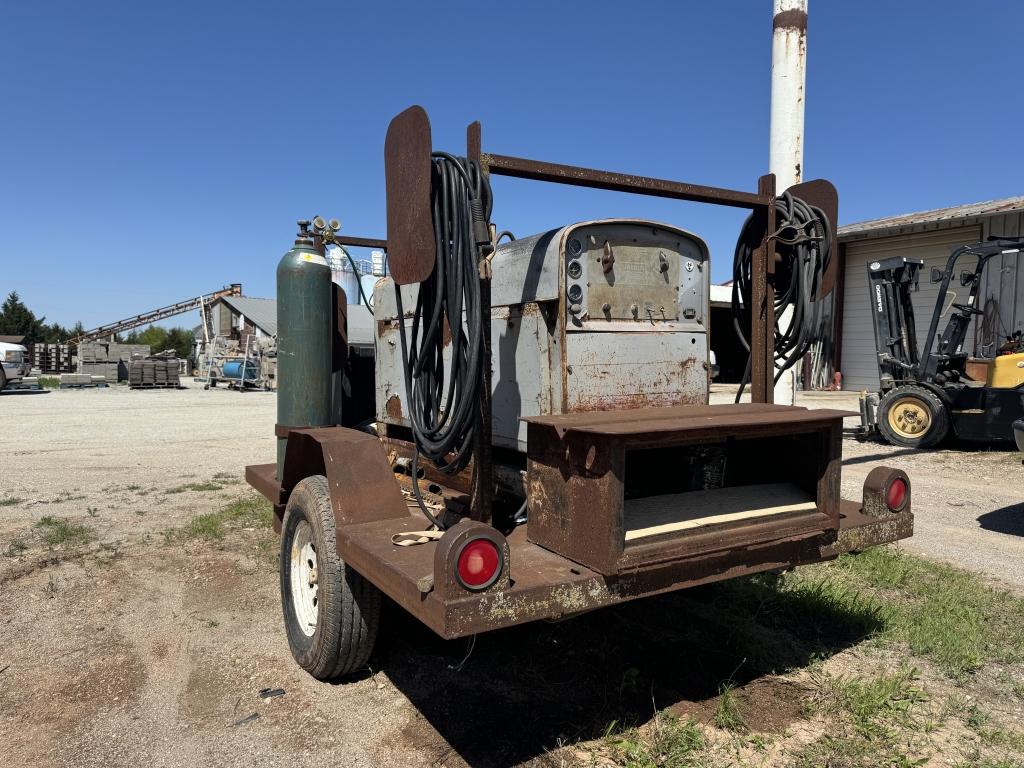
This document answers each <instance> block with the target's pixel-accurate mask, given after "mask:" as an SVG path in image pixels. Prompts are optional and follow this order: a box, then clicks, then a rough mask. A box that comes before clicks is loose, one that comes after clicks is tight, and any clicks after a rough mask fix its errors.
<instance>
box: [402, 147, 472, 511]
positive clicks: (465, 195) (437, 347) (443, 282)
mask: <svg viewBox="0 0 1024 768" xmlns="http://www.w3.org/2000/svg"><path fill="white" fill-rule="evenodd" d="M431 205H432V210H433V219H434V248H435V255H436V257H435V260H434V271H433V272H432V273H431V274H430V276H429V277H428V278H427V279H426V280H424V281H423V282H422V283H420V284H419V292H418V295H417V297H416V309H415V311H414V312H413V315H412V328H411V333H410V338H409V339H408V340H407V339H406V332H405V325H404V323H400V325H399V329H400V330H399V338H400V340H401V348H402V365H403V369H404V372H405V391H406V397H407V399H408V408H409V421H410V422H411V424H412V432H413V437H414V439H415V442H416V453H415V455H414V456H413V461H412V478H413V482H412V487H413V492H414V494H415V497H416V501H417V503H418V504H419V506H420V509H421V510H422V511H423V514H424V515H425V516H426V517H427V519H428V520H430V522H431V523H433V524H434V525H436V526H437V527H438V528H441V529H443V528H444V525H443V524H442V522H441V521H440V520H438V519H437V518H436V517H435V516H434V515H433V514H431V512H430V510H428V509H427V505H426V503H425V502H424V501H423V496H422V494H421V492H420V488H419V482H418V479H417V475H418V473H419V458H420V455H421V454H422V455H423V456H424V457H426V458H428V459H430V461H432V462H433V463H434V465H435V466H436V467H437V468H438V469H440V470H441V471H442V472H444V473H446V474H455V473H457V472H460V471H461V470H462V469H464V468H465V467H466V465H467V464H468V463H469V460H470V458H471V457H472V453H473V445H474V440H475V438H476V435H477V432H476V430H475V426H476V419H477V417H478V407H479V403H480V388H481V384H482V382H483V365H484V362H485V361H484V360H483V333H484V331H485V329H484V328H483V327H482V321H481V317H480V273H479V271H478V270H479V267H478V262H479V260H480V258H482V257H483V256H485V255H486V254H487V253H488V252H489V250H490V230H489V222H490V219H491V207H492V198H491V188H490V185H489V184H488V181H487V179H486V177H485V176H484V175H483V174H482V173H481V172H480V167H479V165H478V164H477V163H476V162H474V161H471V160H467V159H466V158H464V157H454V156H452V155H449V154H447V153H445V152H435V153H433V172H432V174H431ZM395 301H396V303H397V308H398V317H399V318H404V317H405V311H404V309H403V308H402V289H401V287H400V286H399V285H398V284H397V283H396V284H395ZM487 330H488V332H489V329H487ZM449 335H450V342H448V341H447V339H446V338H445V337H446V336H449ZM446 347H447V349H448V352H449V354H450V364H449V366H448V369H447V370H446V369H445V361H444V352H445V349H446Z"/></svg>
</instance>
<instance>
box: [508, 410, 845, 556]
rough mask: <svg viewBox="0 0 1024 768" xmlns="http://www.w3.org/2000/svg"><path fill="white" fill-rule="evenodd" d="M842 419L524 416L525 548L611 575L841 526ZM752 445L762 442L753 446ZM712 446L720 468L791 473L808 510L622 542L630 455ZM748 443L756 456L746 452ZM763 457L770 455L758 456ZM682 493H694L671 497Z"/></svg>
mask: <svg viewBox="0 0 1024 768" xmlns="http://www.w3.org/2000/svg"><path fill="white" fill-rule="evenodd" d="M845 415H848V414H847V413H846V412H845V411H833V410H824V409H822V410H813V411H812V410H807V409H805V408H797V407H792V406H775V405H768V404H750V403H745V404H738V405H705V406H678V407H673V408H641V409H637V410H633V411H602V412H593V413H573V414H563V415H550V416H534V417H530V418H526V419H524V421H525V422H526V423H527V425H528V426H527V446H528V453H527V457H528V459H527V499H528V502H529V509H530V527H529V538H530V541H532V542H533V543H535V544H537V545H539V546H542V547H544V548H546V549H549V550H551V551H553V552H557V553H558V554H560V555H563V556H564V557H567V558H569V559H570V560H573V561H574V562H577V563H580V564H582V565H585V566H587V567H588V568H591V569H593V570H595V571H597V572H599V573H602V574H604V575H606V576H611V575H614V574H621V573H623V572H625V571H627V570H630V569H635V568H638V567H644V566H649V565H653V564H657V563H666V562H671V561H674V560H678V559H680V558H684V557H689V556H694V555H698V554H709V553H711V552H716V551H722V550H728V549H733V548H741V547H746V546H752V545H755V544H758V543H764V542H769V541H781V540H793V539H795V538H800V537H803V536H808V535H814V534H818V533H822V532H824V531H828V530H833V531H834V530H835V529H836V528H837V527H838V525H839V506H838V505H839V473H840V441H841V432H842V419H843V417H844V416H845ZM730 440H731V441H736V442H735V443H729V442H727V441H730ZM755 440H761V441H762V444H761V446H760V447H756V445H757V444H755V443H754V442H753V441H755ZM709 443H714V444H716V445H721V446H722V448H720V449H718V450H721V451H723V454H722V455H723V457H725V458H723V466H724V462H725V461H727V454H729V453H732V454H735V455H734V459H733V460H734V461H738V462H740V464H741V465H743V466H747V465H750V469H749V470H748V474H751V473H752V472H753V471H754V470H755V469H757V468H759V467H757V466H755V465H754V464H753V462H757V463H758V464H759V465H760V468H762V469H763V468H765V467H769V466H771V467H774V468H775V469H773V471H780V470H781V471H783V472H788V476H787V481H793V482H796V483H798V484H799V485H800V487H801V488H802V489H803V491H804V492H805V493H806V494H808V496H809V497H810V498H811V499H812V500H813V501H814V502H815V505H814V508H813V509H811V510H807V511H804V512H800V513H792V514H787V515H785V516H780V517H775V518H772V519H771V520H763V519H757V520H740V521H732V522H727V523H721V524H719V523H715V524H709V525H707V526H705V527H702V528H700V529H699V530H692V531H686V532H684V533H679V532H676V533H673V534H671V535H667V536H658V537H654V538H652V539H645V540H643V541H641V542H638V543H634V544H627V543H626V540H625V539H626V537H625V528H626V519H625V499H626V495H627V491H626V488H627V482H628V481H629V473H628V470H627V467H628V466H629V455H630V453H629V452H630V451H637V450H646V449H649V448H655V447H656V448H660V449H672V448H677V449H679V448H684V449H685V448H687V447H692V446H703V445H707V444H709ZM751 445H754V446H755V448H748V447H747V446H751ZM766 450H767V451H771V452H772V453H771V454H770V455H765V454H764V453H763V452H764V451H766ZM786 452H789V455H788V457H787V458H786V459H785V461H786V462H788V464H787V465H788V467H789V469H788V470H783V465H781V464H778V462H779V461H782V460H783V459H782V456H783V454H784V453H786ZM794 452H795V453H794ZM641 471H642V470H641ZM746 482H748V483H749V482H753V483H756V482H764V480H760V481H759V480H752V479H747V480H746ZM717 487H722V486H717ZM688 489H692V486H687V487H686V488H683V487H679V488H678V489H677V490H673V491H671V493H678V492H679V490H688ZM668 492H669V491H662V493H668ZM644 495H652V492H651V491H647V493H646V494H644ZM653 495H658V494H657V493H656V492H655V493H653Z"/></svg>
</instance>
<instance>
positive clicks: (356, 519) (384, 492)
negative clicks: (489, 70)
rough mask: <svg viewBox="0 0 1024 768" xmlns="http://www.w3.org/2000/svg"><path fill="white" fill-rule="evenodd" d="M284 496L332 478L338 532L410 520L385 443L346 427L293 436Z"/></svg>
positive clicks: (287, 454)
mask: <svg viewBox="0 0 1024 768" xmlns="http://www.w3.org/2000/svg"><path fill="white" fill-rule="evenodd" d="M283 470H284V471H283V473H282V479H281V489H282V495H283V496H285V500H287V494H288V493H290V492H291V490H292V488H294V487H295V486H296V485H297V484H298V483H299V482H300V481H302V480H304V479H305V478H307V477H311V476H313V475H323V476H324V477H326V478H327V488H328V490H329V491H330V495H331V507H332V508H333V510H334V521H335V525H336V526H337V527H339V528H340V527H341V526H343V525H351V524H353V523H368V522H373V521H375V520H389V519H393V518H404V517H408V516H409V508H408V506H407V505H406V503H405V498H404V497H403V496H402V490H401V488H400V486H399V485H398V481H397V480H396V479H395V474H394V472H393V471H392V469H391V465H390V464H389V463H388V458H387V455H386V454H385V453H384V446H383V445H382V444H381V442H380V438H378V437H377V436H376V435H371V434H368V433H366V432H360V431H358V430H355V429H346V428H345V427H315V428H309V429H293V430H289V431H288V446H287V448H286V449H285V459H284V468H283Z"/></svg>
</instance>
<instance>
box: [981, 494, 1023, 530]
mask: <svg viewBox="0 0 1024 768" xmlns="http://www.w3.org/2000/svg"><path fill="white" fill-rule="evenodd" d="M978 523H979V524H980V525H981V527H982V528H984V529H985V530H986V531H995V532H996V533H1008V534H1010V535H1011V536H1024V502H1022V503H1020V504H1011V505H1010V506H1008V507H1002V508H1000V509H993V510H992V511H991V512H986V513H985V514H984V515H981V516H979V517H978Z"/></svg>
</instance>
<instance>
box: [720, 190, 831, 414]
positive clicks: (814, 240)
mask: <svg viewBox="0 0 1024 768" xmlns="http://www.w3.org/2000/svg"><path fill="white" fill-rule="evenodd" d="M775 217H776V220H775V225H776V229H775V232H774V233H773V234H771V235H770V237H771V238H772V239H773V240H774V241H775V252H776V254H778V255H779V256H780V257H781V259H780V261H779V262H778V263H777V264H776V265H775V281H774V282H775V302H774V307H775V328H774V335H773V338H774V354H773V356H774V360H775V367H776V373H775V378H774V381H775V383H778V381H779V378H780V377H781V376H782V373H783V372H784V371H786V370H788V369H789V368H792V367H793V365H794V364H795V363H796V362H797V361H798V360H800V359H801V358H803V356H804V355H805V354H806V353H807V352H808V351H809V350H810V348H811V345H812V344H813V343H814V342H815V341H817V340H818V338H819V336H820V335H821V321H820V318H821V311H822V306H823V303H822V302H821V301H820V300H819V299H818V294H819V292H820V290H821V284H822V280H823V278H824V275H825V272H826V270H827V269H828V265H829V262H830V261H831V257H832V254H831V242H832V225H831V223H830V222H829V220H828V217H827V216H826V215H825V212H824V211H822V210H821V209H820V208H817V207H815V206H812V205H808V204H807V203H806V202H804V201H803V200H801V199H800V198H798V197H793V196H792V195H791V194H790V193H789V192H784V193H783V194H782V196H781V197H779V198H778V199H777V200H776V201H775ZM753 221H754V214H751V215H750V216H748V217H747V220H746V221H745V222H744V223H743V228H742V229H741V230H740V236H739V239H738V240H737V241H736V253H735V256H734V258H733V280H732V322H733V327H734V328H735V329H736V335H737V336H738V337H739V340H740V343H741V344H742V345H743V347H744V349H746V350H747V365H746V369H745V370H744V373H743V380H742V381H741V382H740V387H739V389H738V390H737V392H736V402H737V403H738V402H739V401H740V398H741V397H742V396H743V391H744V390H745V389H746V386H747V384H748V383H749V382H750V374H751V353H750V341H749V340H748V339H747V336H746V334H747V329H749V328H750V323H751V318H752V315H753V312H752V309H751V281H752V276H751V270H752V265H753V254H754V250H755V249H756V248H757V247H758V246H759V245H760V243H761V235H760V233H758V232H756V231H754V228H753ZM788 308H792V310H793V315H792V318H791V320H790V322H789V324H788V325H787V327H786V328H785V329H783V328H781V327H780V324H779V321H780V319H781V318H782V315H783V313H784V312H785V311H786V309H788Z"/></svg>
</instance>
